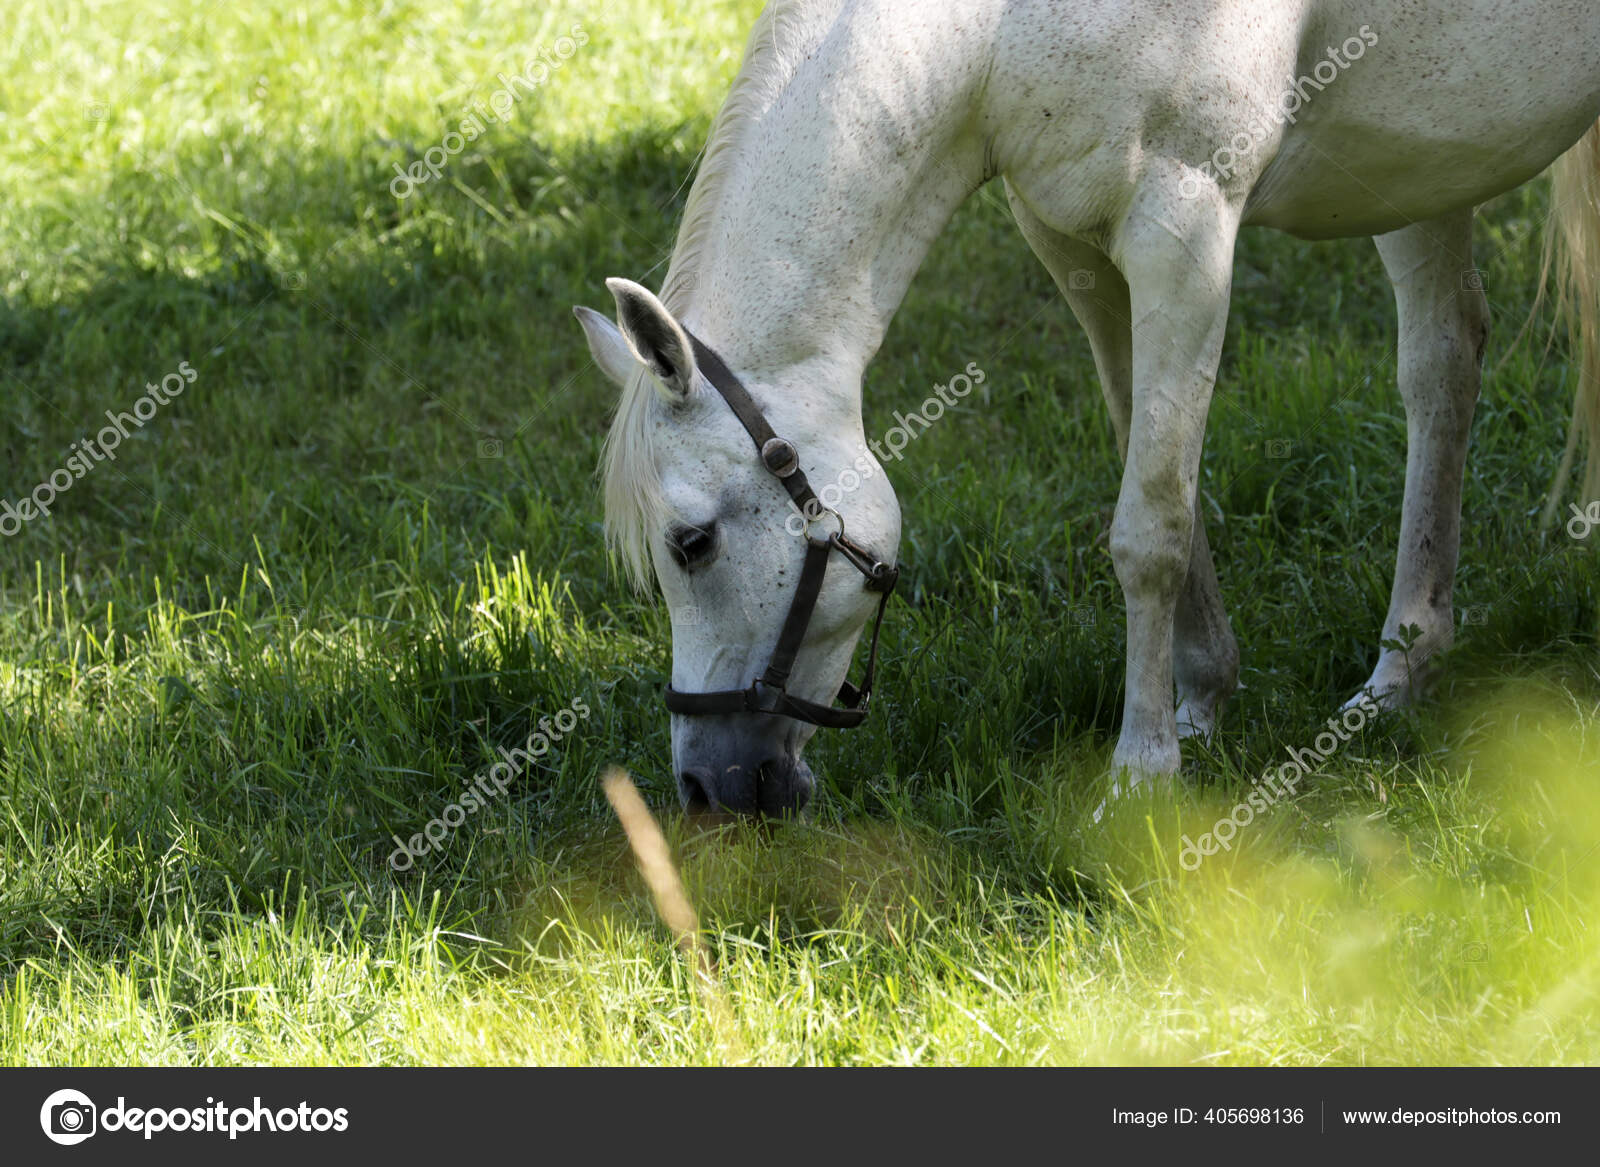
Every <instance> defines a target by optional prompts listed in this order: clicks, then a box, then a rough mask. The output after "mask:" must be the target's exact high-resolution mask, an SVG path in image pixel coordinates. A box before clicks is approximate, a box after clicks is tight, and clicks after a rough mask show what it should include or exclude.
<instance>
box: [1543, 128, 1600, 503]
mask: <svg viewBox="0 0 1600 1167" xmlns="http://www.w3.org/2000/svg"><path fill="white" fill-rule="evenodd" d="M1551 175H1552V177H1553V179H1554V186H1553V189H1552V192H1551V210H1550V226H1549V228H1548V230H1547V231H1546V234H1545V243H1544V262H1543V264H1542V266H1541V270H1540V273H1539V275H1540V279H1539V289H1540V291H1539V295H1540V298H1541V299H1542V298H1543V296H1544V289H1545V288H1546V287H1547V286H1548V285H1549V279H1550V276H1551V275H1552V273H1553V274H1554V276H1555V289H1556V311H1557V314H1558V315H1562V316H1565V317H1566V320H1567V327H1568V331H1569V335H1570V337H1571V342H1572V346H1573V349H1574V350H1575V352H1576V353H1577V354H1578V356H1577V359H1578V392H1577V398H1576V400H1575V401H1574V403H1573V408H1572V428H1571V430H1570V431H1569V432H1568V434H1567V448H1566V452H1565V453H1564V454H1563V455H1562V457H1561V469H1560V470H1558V471H1557V472H1556V480H1555V483H1554V485H1553V486H1552V488H1551V491H1550V499H1549V502H1548V504H1547V505H1546V507H1545V522H1546V523H1547V524H1548V523H1549V522H1550V521H1552V520H1553V519H1554V518H1555V516H1556V510H1557V507H1559V506H1560V502H1561V496H1562V495H1563V494H1565V492H1566V487H1567V483H1568V480H1569V479H1570V477H1571V474H1572V469H1573V466H1574V464H1575V463H1576V461H1577V459H1578V451H1579V447H1580V446H1582V447H1583V448H1584V450H1585V451H1586V453H1587V459H1586V463H1585V469H1584V473H1583V503H1584V505H1588V503H1590V502H1591V501H1593V500H1596V499H1600V123H1597V124H1596V125H1593V126H1590V127H1589V129H1588V131H1587V132H1586V133H1585V134H1584V135H1583V137H1582V138H1580V139H1579V140H1578V144H1577V145H1576V146H1574V147H1573V148H1572V149H1571V150H1569V151H1567V153H1565V154H1563V155H1562V156H1561V157H1560V158H1559V159H1557V160H1556V163H1555V165H1554V166H1553V167H1552V168H1551Z"/></svg>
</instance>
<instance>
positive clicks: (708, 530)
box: [667, 523, 717, 571]
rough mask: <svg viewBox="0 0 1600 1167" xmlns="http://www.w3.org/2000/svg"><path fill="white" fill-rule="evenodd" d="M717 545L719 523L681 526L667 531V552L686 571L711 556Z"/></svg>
mask: <svg viewBox="0 0 1600 1167" xmlns="http://www.w3.org/2000/svg"><path fill="white" fill-rule="evenodd" d="M716 546H717V525H716V524H715V523H707V524H705V526H703V527H690V526H681V527H674V528H672V530H670V531H668V532H667V553H668V554H669V555H671V556H672V560H673V562H674V563H676V564H677V565H678V566H679V567H681V568H683V569H684V570H685V571H687V570H688V569H690V568H692V567H694V566H695V565H696V564H699V563H704V562H705V561H706V560H707V559H709V558H711V553H712V551H713V550H715V549H716Z"/></svg>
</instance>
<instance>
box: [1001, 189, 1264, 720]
mask: <svg viewBox="0 0 1600 1167" xmlns="http://www.w3.org/2000/svg"><path fill="white" fill-rule="evenodd" d="M1006 194H1007V197H1008V198H1009V199H1010V202H1011V212H1012V214H1013V215H1014V216H1015V218H1016V220H1017V226H1018V227H1020V228H1021V230H1022V234H1023V237H1024V238H1025V239H1026V240H1027V241H1028V246H1029V247H1031V248H1032V249H1033V253H1034V254H1035V255H1036V256H1038V257H1039V260H1040V262H1042V263H1043V264H1044V266H1045V268H1046V269H1047V270H1048V271H1049V272H1050V275H1051V276H1052V277H1053V278H1054V280H1055V282H1056V287H1057V288H1058V289H1059V290H1060V291H1061V294H1062V296H1063V297H1065V299H1066V301H1067V303H1068V305H1070V306H1071V308H1072V314H1073V315H1074V316H1075V317H1077V320H1078V323H1079V324H1080V325H1082V326H1083V331H1084V334H1085V335H1086V336H1087V337H1088V338H1089V345H1090V347H1091V348H1092V349H1093V351H1094V363H1095V370H1096V372H1097V373H1098V374H1099V377H1100V389H1101V392H1102V393H1103V394H1104V396H1105V402H1106V410H1107V412H1108V413H1109V414H1110V415H1111V426H1112V429H1113V430H1114V431H1115V432H1116V436H1117V450H1118V452H1119V453H1120V454H1121V455H1122V458H1123V460H1124V461H1126V460H1127V457H1128V431H1129V429H1130V427H1131V424H1132V415H1133V320H1132V308H1131V306H1130V304H1131V295H1130V293H1129V291H1128V281H1127V280H1125V279H1124V278H1123V276H1122V272H1121V271H1120V270H1118V268H1117V267H1116V265H1115V264H1114V263H1112V261H1111V257H1110V256H1108V255H1107V254H1106V253H1105V252H1104V251H1102V250H1101V249H1100V248H1099V247H1096V246H1095V245H1093V244H1092V243H1088V242H1085V241H1083V240H1079V239H1073V238H1072V237H1070V236H1068V235H1064V234H1062V233H1060V232H1059V231H1055V230H1053V229H1052V228H1051V227H1050V226H1048V225H1047V224H1046V223H1045V222H1044V221H1043V220H1042V219H1041V218H1040V217H1039V216H1038V215H1037V214H1036V213H1035V212H1034V211H1033V209H1032V208H1031V207H1029V206H1028V204H1027V202H1026V201H1025V200H1024V199H1023V198H1022V197H1021V196H1020V195H1018V194H1017V192H1016V191H1015V190H1013V189H1012V188H1011V186H1010V184H1009V183H1008V184H1007V186H1006ZM1173 669H1174V672H1175V674H1176V680H1177V683H1178V713H1177V718H1178V736H1179V737H1180V738H1183V737H1193V736H1198V737H1209V736H1210V735H1211V733H1212V731H1213V730H1214V729H1215V728H1216V724H1217V718H1218V716H1219V715H1220V713H1221V711H1222V707H1223V705H1224V704H1225V703H1226V702H1227V700H1228V698H1229V697H1230V696H1232V695H1233V692H1234V690H1235V689H1236V688H1237V687H1238V683H1239V643H1238V641H1237V640H1236V639H1235V637H1234V635H1233V628H1232V627H1231V625H1230V624H1229V623H1228V613H1227V609H1226V608H1225V607H1224V606H1223V603H1222V592H1221V589H1220V588H1219V587H1218V586H1217V571H1216V568H1215V566H1213V564H1212V561H1211V548H1210V546H1209V544H1208V543H1207V542H1206V531H1205V519H1204V516H1203V514H1202V512H1201V508H1200V506H1199V505H1198V503H1197V504H1196V506H1195V518H1194V546H1193V548H1192V549H1191V551H1190V555H1189V574H1188V577H1187V578H1186V579H1185V580H1184V585H1183V591H1182V592H1181V593H1180V594H1179V596H1178V607H1177V612H1176V615H1175V616H1174V622H1173Z"/></svg>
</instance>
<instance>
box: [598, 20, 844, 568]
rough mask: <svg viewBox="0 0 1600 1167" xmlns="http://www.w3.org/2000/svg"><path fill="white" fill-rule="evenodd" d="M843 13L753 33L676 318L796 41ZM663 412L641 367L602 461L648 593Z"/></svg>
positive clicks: (679, 246)
mask: <svg viewBox="0 0 1600 1167" xmlns="http://www.w3.org/2000/svg"><path fill="white" fill-rule="evenodd" d="M839 7H840V0H820V2H819V0H771V3H769V4H768V5H767V6H766V7H765V8H764V9H763V10H762V12H761V15H760V16H759V17H757V19H756V23H755V26H754V27H753V28H752V29H751V30H750V39H749V40H748V41H747V42H746V44H745V52H744V61H743V64H741V65H740V67H739V74H738V76H737V77H736V78H735V79H734V82H733V87H732V89H731V90H730V91H729V93H728V98H727V100H726V101H725V102H724V103H723V105H722V109H721V110H720V111H719V112H718V113H717V116H716V119H715V120H714V121H713V122H712V126H711V134H710V136H709V137H708V138H707V140H706V147H705V150H704V152H703V153H702V155H701V159H700V168H699V173H698V174H697V176H696V177H695V181H694V185H693V186H692V187H691V188H690V190H689V198H688V200H687V201H686V203H685V204H684V210H683V220H682V223H681V225H680V226H679V228H678V239H677V243H676V244H675V245H674V246H673V249H672V258H671V261H670V262H669V263H668V265H667V276H666V280H665V282H664V283H663V284H662V288H661V293H660V298H661V302H662V304H663V305H665V306H666V309H667V310H668V311H669V312H671V313H672V314H673V315H674V316H678V317H680V318H681V317H682V315H683V313H684V312H685V311H687V310H688V307H689V302H690V299H691V297H692V294H693V292H694V288H695V285H696V282H697V280H696V273H697V271H698V269H699V265H700V261H701V259H702V257H703V254H704V252H705V248H706V244H707V242H708V241H709V240H710V239H711V238H712V237H713V235H714V228H715V224H716V215H717V209H718V207H719V205H720V203H721V201H722V194H723V190H724V188H725V187H726V186H727V183H728V178H729V175H730V174H731V173H732V171H733V169H734V166H735V164H736V163H737V162H738V160H739V157H740V155H741V154H742V153H743V150H744V146H745V144H746V143H747V142H748V141H749V139H750V133H751V131H752V129H753V128H754V127H755V126H757V125H758V124H759V123H760V121H761V119H762V116H763V115H764V114H765V113H766V112H767V110H769V109H770V108H771V107H772V104H773V103H774V102H775V101H776V100H777V98H778V95H779V94H780V93H782V92H783V89H784V87H785V86H786V85H787V84H788V83H789V81H790V80H791V79H792V78H793V76H794V74H795V71H796V70H797V69H798V68H799V66H800V63H801V61H803V60H804V59H805V52H806V49H807V47H808V42H809V40H810V38H808V37H806V36H803V35H798V34H799V33H800V30H801V28H802V26H803V25H806V24H809V23H810V22H812V21H813V20H815V19H816V17H817V16H818V15H819V11H818V10H819V9H829V10H834V11H836V10H837V9H838V8H839ZM664 408H665V406H664V405H663V403H662V401H661V398H660V395H659V394H658V393H657V392H656V389H655V386H654V384H653V383H652V381H651V379H650V376H649V374H647V373H646V372H645V370H644V368H643V366H641V367H640V368H639V370H638V372H636V373H635V374H634V375H632V376H631V377H629V378H628V382H627V384H625V385H624V386H623V387H622V395H621V398H620V400H619V401H618V403H617V412H616V415H615V416H614V418H613V419H612V422H611V429H610V432H609V433H607V435H606V440H605V448H604V450H603V452H602V454H601V481H602V494H603V497H604V502H605V528H606V542H607V543H608V545H609V546H610V548H611V550H612V552H613V553H614V554H615V555H616V556H617V557H618V558H619V559H621V561H622V564H623V566H624V568H625V569H626V571H627V575H628V579H629V580H630V582H631V583H632V584H633V586H634V588H635V589H636V590H637V591H639V592H642V593H647V592H648V591H649V590H650V585H651V582H652V580H653V579H654V571H653V568H652V565H651V559H650V544H651V541H652V540H653V539H654V538H655V537H656V535H657V533H658V532H660V531H661V530H662V529H663V527H664V526H665V525H666V521H667V519H668V517H669V514H668V512H669V508H668V506H667V502H666V498H665V496H664V494H663V493H662V486H661V470H660V466H659V464H658V463H657V461H656V449H655V441H654V434H655V422H656V421H657V420H659V418H660V411H661V410H662V409H664Z"/></svg>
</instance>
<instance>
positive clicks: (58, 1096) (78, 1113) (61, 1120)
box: [39, 1090, 99, 1147]
mask: <svg viewBox="0 0 1600 1167" xmlns="http://www.w3.org/2000/svg"><path fill="white" fill-rule="evenodd" d="M98 1113H99V1112H98V1110H97V1108H96V1107H95V1104H94V1103H93V1102H91V1101H90V1100H89V1096H88V1095H87V1094H80V1093H79V1092H78V1091H76V1090H57V1091H56V1092H55V1093H54V1094H52V1095H50V1097H49V1098H46V1099H45V1100H44V1105H43V1106H41V1107H40V1108H39V1125H40V1126H41V1127H42V1128H43V1129H44V1134H45V1138H47V1139H49V1140H50V1141H51V1142H52V1143H60V1144H61V1145H62V1146H63V1147H71V1146H73V1145H75V1144H77V1143H81V1142H83V1140H84V1139H87V1138H89V1137H90V1136H91V1135H93V1134H94V1133H95V1130H96V1129H97V1127H98V1125H99V1124H98V1123H97V1121H96V1115H97V1114H98Z"/></svg>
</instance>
